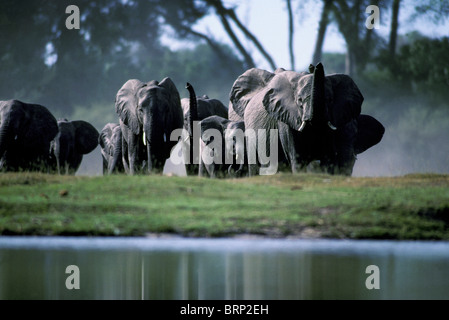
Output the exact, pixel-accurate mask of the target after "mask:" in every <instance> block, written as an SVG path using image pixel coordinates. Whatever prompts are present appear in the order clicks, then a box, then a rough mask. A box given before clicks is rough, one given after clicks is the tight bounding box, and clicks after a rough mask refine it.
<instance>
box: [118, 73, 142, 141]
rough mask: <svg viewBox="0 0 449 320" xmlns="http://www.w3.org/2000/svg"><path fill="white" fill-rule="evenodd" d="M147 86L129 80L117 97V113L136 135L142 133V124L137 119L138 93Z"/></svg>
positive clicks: (135, 80) (138, 81)
mask: <svg viewBox="0 0 449 320" xmlns="http://www.w3.org/2000/svg"><path fill="white" fill-rule="evenodd" d="M145 86H146V84H145V83H143V82H142V81H140V80H137V79H131V80H128V81H127V82H126V83H125V84H124V85H123V86H122V87H121V88H120V90H119V91H118V92H117V95H116V97H115V111H116V112H117V114H118V116H119V117H120V119H121V120H122V121H123V123H124V124H125V125H126V126H127V127H128V128H130V129H131V131H132V133H133V134H135V135H138V134H139V133H140V124H139V120H138V119H137V105H138V92H139V90H140V89H141V88H143V87H145Z"/></svg>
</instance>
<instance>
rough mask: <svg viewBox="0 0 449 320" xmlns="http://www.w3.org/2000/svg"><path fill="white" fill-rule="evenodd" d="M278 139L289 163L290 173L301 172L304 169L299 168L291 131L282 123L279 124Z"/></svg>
mask: <svg viewBox="0 0 449 320" xmlns="http://www.w3.org/2000/svg"><path fill="white" fill-rule="evenodd" d="M279 139H280V140H281V146H282V149H283V150H284V154H285V157H286V158H287V160H288V161H289V162H290V166H291V168H292V173H297V172H299V171H302V170H303V169H304V167H303V166H301V165H300V163H299V162H298V160H297V152H296V145H295V140H294V138H293V135H292V132H291V129H290V128H289V127H288V125H286V124H284V123H282V122H279Z"/></svg>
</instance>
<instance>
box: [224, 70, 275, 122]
mask: <svg viewBox="0 0 449 320" xmlns="http://www.w3.org/2000/svg"><path fill="white" fill-rule="evenodd" d="M273 77H274V73H271V72H268V71H266V70H262V69H256V68H252V69H249V70H247V71H246V72H245V73H243V74H242V75H241V76H239V77H238V78H237V80H235V82H234V84H233V86H232V89H231V92H230V94H229V100H230V108H229V109H230V110H233V111H234V112H235V113H236V114H237V115H239V116H240V117H241V118H243V115H244V113H245V108H246V106H247V105H248V103H249V101H251V99H252V98H253V97H254V96H255V95H256V94H258V93H259V92H261V91H262V90H264V88H265V87H266V85H267V84H268V82H269V81H270V80H271V79H272V78H273ZM231 104H232V105H231Z"/></svg>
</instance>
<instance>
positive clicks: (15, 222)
mask: <svg viewBox="0 0 449 320" xmlns="http://www.w3.org/2000/svg"><path fill="white" fill-rule="evenodd" d="M153 233H156V234H160V233H170V234H178V235H182V236H186V237H228V236H234V235H241V234H252V235H261V236H266V237H276V238H277V237H298V238H310V237H312V238H315V237H321V238H351V239H414V240H418V239H419V240H424V239H425V240H431V239H432V240H448V239H449V175H430V174H429V175H407V176H403V177H393V178H347V177H339V176H328V175H311V174H301V175H291V174H278V175H275V176H264V177H263V176H259V177H254V178H245V179H232V180H231V179H229V180H224V179H220V180H219V179H216V180H211V179H208V178H197V177H166V176H160V175H151V176H133V177H130V176H122V175H117V176H105V177H73V176H57V175H46V174H36V173H18V174H12V173H6V174H1V175H0V234H2V235H88V236H118V235H120V236H144V235H148V234H153Z"/></svg>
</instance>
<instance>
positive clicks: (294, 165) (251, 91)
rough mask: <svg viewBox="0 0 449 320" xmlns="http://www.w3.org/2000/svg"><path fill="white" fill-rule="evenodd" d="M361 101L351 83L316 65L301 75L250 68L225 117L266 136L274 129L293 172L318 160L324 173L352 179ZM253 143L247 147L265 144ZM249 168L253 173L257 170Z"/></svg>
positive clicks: (233, 93)
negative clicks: (243, 123)
mask: <svg viewBox="0 0 449 320" xmlns="http://www.w3.org/2000/svg"><path fill="white" fill-rule="evenodd" d="M363 100H364V98H363V95H362V93H361V92H360V90H359V88H358V87H357V85H356V84H355V82H354V81H353V79H351V78H350V77H349V76H348V75H345V74H332V75H327V76H325V74H324V67H323V65H322V64H321V63H319V64H318V65H317V66H316V67H315V66H311V68H310V69H309V72H301V73H297V72H293V71H286V70H284V69H277V70H276V71H275V72H274V73H271V72H268V71H265V70H261V69H250V70H248V71H246V72H245V73H244V74H242V75H241V76H240V77H239V78H237V80H236V81H235V83H234V85H233V87H232V89H231V92H230V112H229V115H230V118H231V117H232V119H243V120H244V121H245V127H246V129H253V130H258V129H265V130H267V135H268V130H269V129H277V130H278V132H279V140H280V142H281V145H282V148H283V152H284V154H285V157H286V158H287V159H288V161H289V163H290V165H291V170H292V172H298V171H304V170H305V169H306V168H307V166H308V164H309V163H311V162H312V161H315V160H318V161H319V163H320V167H321V170H322V171H324V172H327V173H330V174H343V175H351V174H352V168H353V166H354V163H355V159H356V157H355V154H356V150H355V148H354V147H355V142H356V139H357V131H358V123H357V121H358V117H359V115H360V113H361V106H362V103H363ZM268 141H269V140H268ZM255 143H256V146H251V148H253V147H255V148H257V147H258V145H257V144H260V143H266V141H257V142H255ZM248 148H249V147H248ZM259 167H260V166H259ZM249 169H250V175H253V174H257V170H258V166H257V164H256V165H254V164H251V165H250V166H249Z"/></svg>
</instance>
